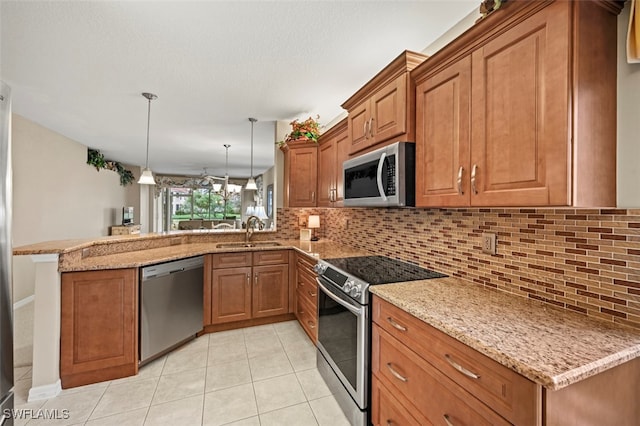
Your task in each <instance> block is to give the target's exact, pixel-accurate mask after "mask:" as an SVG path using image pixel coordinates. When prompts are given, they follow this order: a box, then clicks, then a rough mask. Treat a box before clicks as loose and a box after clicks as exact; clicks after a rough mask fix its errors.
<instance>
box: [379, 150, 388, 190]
mask: <svg viewBox="0 0 640 426" xmlns="http://www.w3.org/2000/svg"><path fill="white" fill-rule="evenodd" d="M385 158H387V153H386V152H383V153H382V154H381V155H380V161H379V162H378V172H377V173H376V183H377V184H378V191H379V192H380V198H382V201H387V194H385V192H384V187H383V186H382V167H383V166H384V160H385Z"/></svg>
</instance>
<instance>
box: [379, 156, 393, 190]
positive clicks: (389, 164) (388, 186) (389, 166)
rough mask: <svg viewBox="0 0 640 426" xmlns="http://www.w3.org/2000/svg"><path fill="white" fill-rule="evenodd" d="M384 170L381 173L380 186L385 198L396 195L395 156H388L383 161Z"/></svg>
mask: <svg viewBox="0 0 640 426" xmlns="http://www.w3.org/2000/svg"><path fill="white" fill-rule="evenodd" d="M384 168H385V169H386V170H383V173H382V184H383V186H384V192H385V194H384V195H386V196H387V197H389V196H392V195H396V156H395V155H390V156H388V157H387V158H385V159H384Z"/></svg>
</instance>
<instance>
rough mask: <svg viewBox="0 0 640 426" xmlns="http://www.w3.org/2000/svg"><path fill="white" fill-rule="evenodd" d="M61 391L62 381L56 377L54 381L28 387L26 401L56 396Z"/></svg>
mask: <svg viewBox="0 0 640 426" xmlns="http://www.w3.org/2000/svg"><path fill="white" fill-rule="evenodd" d="M60 392H62V383H61V382H60V379H58V380H57V381H56V382H55V383H53V384H50V385H44V386H34V387H32V388H31V389H29V398H28V399H27V401H28V402H33V401H42V400H43V399H49V398H53V397H56V396H58V394H59V393H60Z"/></svg>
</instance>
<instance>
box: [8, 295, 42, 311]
mask: <svg viewBox="0 0 640 426" xmlns="http://www.w3.org/2000/svg"><path fill="white" fill-rule="evenodd" d="M34 300H36V296H35V295H34V294H32V295H31V296H27V297H25V298H24V299H21V300H18V301H17V302H15V303H14V304H13V310H14V311H15V310H16V309H20V308H22V307H23V306H26V305H28V304H29V303H32V302H33V301H34Z"/></svg>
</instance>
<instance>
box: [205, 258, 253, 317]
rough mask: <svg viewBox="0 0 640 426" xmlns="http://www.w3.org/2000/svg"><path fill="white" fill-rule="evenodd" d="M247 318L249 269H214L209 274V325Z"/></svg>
mask: <svg viewBox="0 0 640 426" xmlns="http://www.w3.org/2000/svg"><path fill="white" fill-rule="evenodd" d="M249 254H250V253H249ZM249 318H251V267H244V268H226V269H214V270H213V272H212V274H211V323H212V324H220V323H224V322H232V321H241V320H245V319H249Z"/></svg>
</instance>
